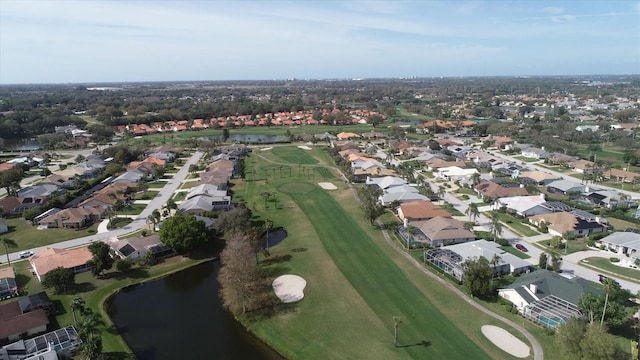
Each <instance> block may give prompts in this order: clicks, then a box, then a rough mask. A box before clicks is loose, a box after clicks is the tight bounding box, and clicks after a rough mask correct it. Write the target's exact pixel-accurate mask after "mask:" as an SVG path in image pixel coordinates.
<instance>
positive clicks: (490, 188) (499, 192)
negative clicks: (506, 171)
mask: <svg viewBox="0 0 640 360" xmlns="http://www.w3.org/2000/svg"><path fill="white" fill-rule="evenodd" d="M475 189H476V190H477V191H479V192H480V194H482V196H486V197H489V198H492V199H493V198H498V197H509V196H518V195H529V192H528V191H527V189H525V188H521V187H519V186H513V187H506V186H502V185H500V184H497V183H495V182H493V181H489V180H483V181H481V182H480V183H479V184H478V185H476V186H475Z"/></svg>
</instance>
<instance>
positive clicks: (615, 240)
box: [599, 231, 640, 265]
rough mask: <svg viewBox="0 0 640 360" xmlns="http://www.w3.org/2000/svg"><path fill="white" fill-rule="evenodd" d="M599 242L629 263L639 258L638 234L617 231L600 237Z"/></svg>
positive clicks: (639, 238) (639, 241) (639, 237)
mask: <svg viewBox="0 0 640 360" xmlns="http://www.w3.org/2000/svg"><path fill="white" fill-rule="evenodd" d="M599 243H600V244H601V245H604V246H605V247H606V249H607V250H609V251H613V252H615V253H616V254H618V255H619V256H620V258H621V259H622V260H626V261H627V262H628V263H629V264H634V265H635V262H636V261H637V260H638V259H640V234H638V233H634V232H631V231H624V232H622V231H618V232H614V233H613V234H611V235H609V236H606V237H604V238H602V239H600V241H599Z"/></svg>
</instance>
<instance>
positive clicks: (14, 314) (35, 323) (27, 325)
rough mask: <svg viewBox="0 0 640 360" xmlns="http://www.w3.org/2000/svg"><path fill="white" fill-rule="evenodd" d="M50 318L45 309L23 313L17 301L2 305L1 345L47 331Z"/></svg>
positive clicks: (0, 310) (0, 315)
mask: <svg viewBox="0 0 640 360" xmlns="http://www.w3.org/2000/svg"><path fill="white" fill-rule="evenodd" d="M48 324H49V317H48V316H47V313H46V312H45V311H44V310H43V309H36V310H33V311H28V312H22V310H21V309H20V304H19V303H18V302H17V301H14V302H10V303H7V304H4V305H0V343H7V342H12V341H16V340H18V339H20V338H22V337H29V336H33V335H36V334H40V333H43V332H45V331H47V325H48Z"/></svg>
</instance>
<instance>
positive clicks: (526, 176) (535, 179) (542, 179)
mask: <svg viewBox="0 0 640 360" xmlns="http://www.w3.org/2000/svg"><path fill="white" fill-rule="evenodd" d="M518 179H520V181H522V182H525V183H532V184H535V185H547V184H549V183H550V182H553V181H556V180H559V179H561V177H560V176H557V175H553V174H550V173H547V172H543V171H538V170H530V171H520V172H519V174H518Z"/></svg>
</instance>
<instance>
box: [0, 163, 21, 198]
mask: <svg viewBox="0 0 640 360" xmlns="http://www.w3.org/2000/svg"><path fill="white" fill-rule="evenodd" d="M22 175H23V171H22V168H21V167H20V166H13V167H12V168H11V169H9V170H5V171H0V187H3V188H5V189H6V190H7V195H9V196H11V195H15V194H16V190H17V189H20V180H22Z"/></svg>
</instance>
